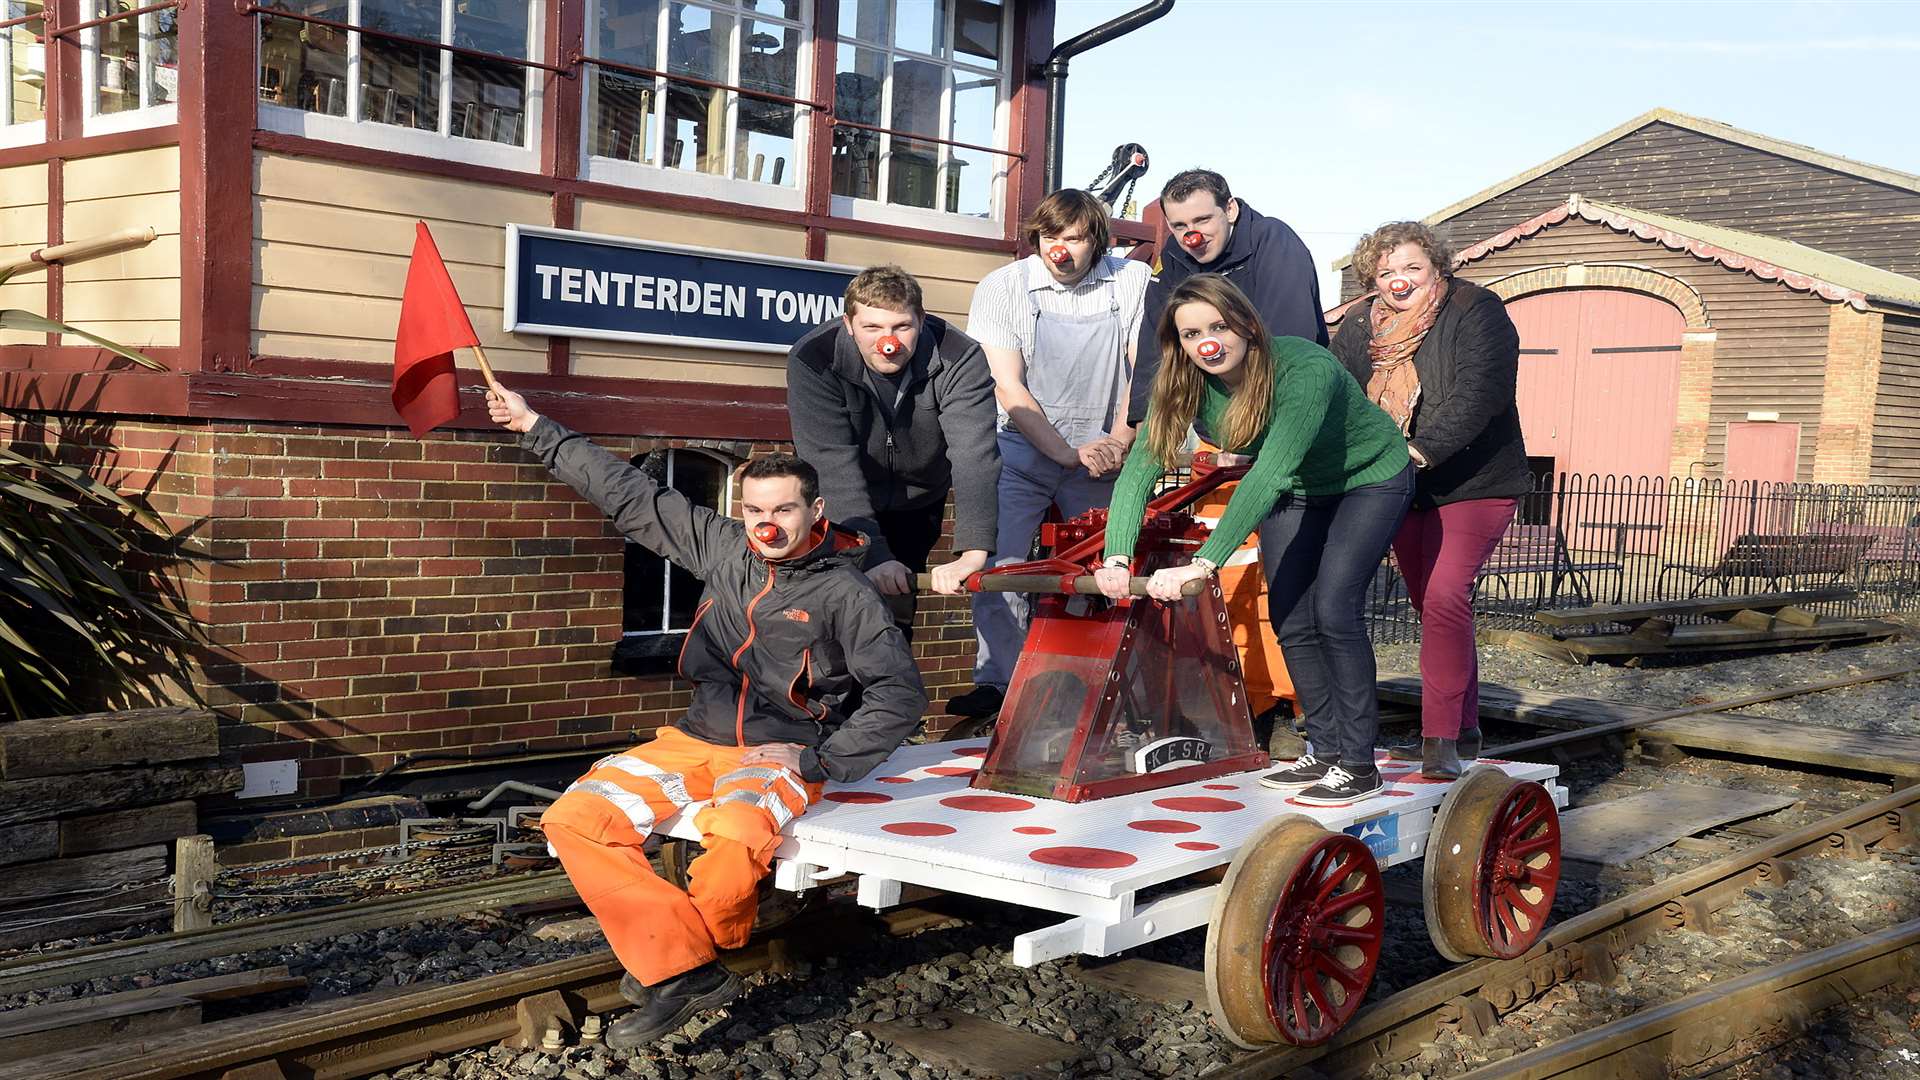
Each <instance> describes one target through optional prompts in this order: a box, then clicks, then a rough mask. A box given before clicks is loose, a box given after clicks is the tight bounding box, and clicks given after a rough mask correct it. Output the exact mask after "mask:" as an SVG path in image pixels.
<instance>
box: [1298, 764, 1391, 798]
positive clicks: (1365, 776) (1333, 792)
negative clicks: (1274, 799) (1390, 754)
mask: <svg viewBox="0 0 1920 1080" xmlns="http://www.w3.org/2000/svg"><path fill="white" fill-rule="evenodd" d="M1385 790H1387V783H1386V781H1385V780H1382V779H1381V778H1380V770H1379V769H1377V768H1368V769H1367V771H1366V772H1355V771H1353V770H1351V769H1347V768H1345V767H1343V766H1340V765H1335V766H1333V767H1332V768H1330V769H1328V770H1327V775H1326V777H1325V778H1323V779H1322V780H1321V781H1320V782H1319V783H1317V784H1315V785H1313V786H1312V787H1310V788H1308V789H1306V790H1305V791H1302V792H1301V793H1300V794H1298V795H1295V796H1294V797H1293V800H1294V801H1295V802H1299V803H1305V804H1306V805H1308V806H1344V805H1346V804H1347V803H1355V802H1359V801H1360V800H1361V799H1371V798H1373V797H1374V796H1375V795H1378V794H1380V793H1381V792H1383V791H1385Z"/></svg>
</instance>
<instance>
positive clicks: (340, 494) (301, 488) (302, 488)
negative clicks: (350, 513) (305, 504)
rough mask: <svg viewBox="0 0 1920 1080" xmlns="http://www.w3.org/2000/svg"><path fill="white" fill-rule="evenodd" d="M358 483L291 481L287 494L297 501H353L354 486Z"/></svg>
mask: <svg viewBox="0 0 1920 1080" xmlns="http://www.w3.org/2000/svg"><path fill="white" fill-rule="evenodd" d="M358 482H359V481H355V480H349V479H344V478H334V479H330V480H329V479H321V480H310V479H295V480H289V481H287V494H288V495H291V496H293V497H294V498H296V499H328V500H334V499H351V498H353V495H354V484H356V483H358Z"/></svg>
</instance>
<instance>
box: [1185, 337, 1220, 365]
mask: <svg viewBox="0 0 1920 1080" xmlns="http://www.w3.org/2000/svg"><path fill="white" fill-rule="evenodd" d="M1226 351H1227V346H1226V343H1225V342H1222V341H1221V340H1220V339H1219V338H1212V337H1210V338H1201V339H1200V344H1198V345H1195V346H1194V347H1193V355H1195V356H1197V357H1199V358H1200V359H1202V360H1218V359H1220V354H1222V353H1224V352H1226Z"/></svg>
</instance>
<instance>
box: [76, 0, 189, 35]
mask: <svg viewBox="0 0 1920 1080" xmlns="http://www.w3.org/2000/svg"><path fill="white" fill-rule="evenodd" d="M179 6H180V3H179V0H164V2H163V3H159V4H148V5H147V6H145V7H137V8H133V9H131V10H129V11H116V12H114V13H113V14H111V15H102V16H100V17H99V18H97V19H88V20H86V21H85V22H77V23H74V24H73V25H72V26H62V27H60V28H58V29H52V30H48V31H47V32H46V36H47V37H50V38H57V37H66V36H67V35H68V34H72V33H77V32H78V31H81V30H91V29H93V28H94V27H96V26H105V25H106V24H108V23H112V22H119V21H121V20H122V19H137V18H139V17H140V16H142V15H146V14H150V13H152V12H155V11H165V10H167V9H168V8H177V7H179Z"/></svg>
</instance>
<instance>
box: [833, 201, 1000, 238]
mask: <svg viewBox="0 0 1920 1080" xmlns="http://www.w3.org/2000/svg"><path fill="white" fill-rule="evenodd" d="M830 212H831V213H832V214H833V216H834V217H840V218H847V219H848V220H851V221H866V222H871V223H873V224H876V225H899V226H902V227H904V228H909V229H927V230H931V231H933V232H945V233H952V234H954V235H955V236H977V237H981V238H983V239H987V240H1005V239H1007V226H1006V223H1005V222H1002V221H998V220H995V219H992V218H977V217H972V216H969V215H967V214H949V213H947V212H946V211H944V210H927V209H924V208H922V207H918V206H896V205H894V204H892V203H883V202H878V201H876V200H873V199H855V198H851V197H849V196H846V195H835V196H833V198H832V200H831V209H830Z"/></svg>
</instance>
